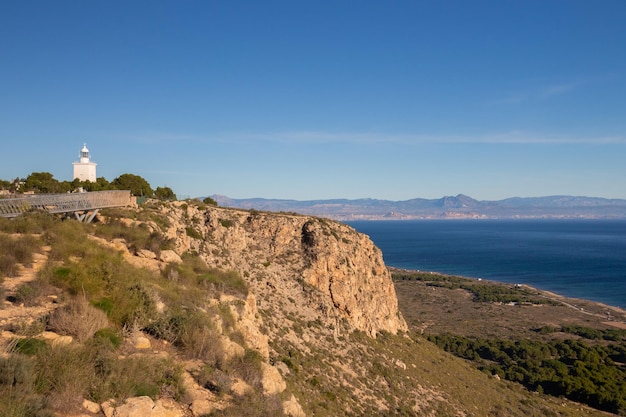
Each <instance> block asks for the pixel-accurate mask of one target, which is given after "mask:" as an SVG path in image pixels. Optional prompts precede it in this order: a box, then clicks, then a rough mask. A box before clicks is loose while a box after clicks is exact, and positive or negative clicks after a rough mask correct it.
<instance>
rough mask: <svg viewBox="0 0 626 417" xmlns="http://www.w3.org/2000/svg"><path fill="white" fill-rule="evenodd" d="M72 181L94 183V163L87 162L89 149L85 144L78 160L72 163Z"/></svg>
mask: <svg viewBox="0 0 626 417" xmlns="http://www.w3.org/2000/svg"><path fill="white" fill-rule="evenodd" d="M73 165H74V179H78V180H80V181H90V182H96V165H97V164H96V163H95V162H91V161H90V160H89V149H87V144H86V143H85V144H83V149H81V150H80V160H79V161H78V162H74V163H73Z"/></svg>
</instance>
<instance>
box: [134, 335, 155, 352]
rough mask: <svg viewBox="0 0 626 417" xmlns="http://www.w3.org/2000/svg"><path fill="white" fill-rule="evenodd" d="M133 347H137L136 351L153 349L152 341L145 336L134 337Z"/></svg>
mask: <svg viewBox="0 0 626 417" xmlns="http://www.w3.org/2000/svg"><path fill="white" fill-rule="evenodd" d="M133 345H134V346H135V349H150V348H151V347H152V344H151V343H150V339H148V338H147V337H145V336H137V337H134V338H133Z"/></svg>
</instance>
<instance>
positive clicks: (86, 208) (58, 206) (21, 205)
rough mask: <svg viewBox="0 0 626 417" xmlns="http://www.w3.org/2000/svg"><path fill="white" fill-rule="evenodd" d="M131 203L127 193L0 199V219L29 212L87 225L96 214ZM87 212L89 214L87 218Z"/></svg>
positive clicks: (94, 192) (101, 192)
mask: <svg viewBox="0 0 626 417" xmlns="http://www.w3.org/2000/svg"><path fill="white" fill-rule="evenodd" d="M133 203H134V201H133V198H132V196H131V194H130V191H126V190H113V191H93V192H88V193H72V194H31V195H22V196H21V197H19V198H0V217H17V216H19V215H20V214H22V213H27V212H30V211H47V212H49V213H64V214H74V216H75V217H76V218H77V219H78V220H80V221H86V222H90V221H91V220H92V219H93V218H94V216H95V215H96V214H97V212H98V210H100V209H102V208H107V207H123V206H129V205H132V204H133ZM90 211H93V213H92V214H91V215H90V216H89V217H87V214H89V212H90Z"/></svg>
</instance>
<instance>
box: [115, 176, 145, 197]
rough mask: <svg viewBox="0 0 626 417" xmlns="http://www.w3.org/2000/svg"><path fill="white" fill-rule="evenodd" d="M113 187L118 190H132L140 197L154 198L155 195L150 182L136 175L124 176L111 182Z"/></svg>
mask: <svg viewBox="0 0 626 417" xmlns="http://www.w3.org/2000/svg"><path fill="white" fill-rule="evenodd" d="M111 186H112V187H113V188H115V189H117V190H130V192H131V193H132V194H133V195H135V196H138V197H140V196H141V197H144V196H145V197H152V195H153V194H154V191H153V190H152V187H150V184H149V183H148V181H146V180H145V179H144V178H142V177H140V176H139V175H135V174H122V175H120V176H119V177H117V178H115V179H114V180H113V181H111Z"/></svg>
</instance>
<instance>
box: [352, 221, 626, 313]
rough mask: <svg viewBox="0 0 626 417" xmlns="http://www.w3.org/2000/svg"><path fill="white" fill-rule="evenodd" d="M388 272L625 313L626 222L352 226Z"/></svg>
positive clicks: (369, 223) (358, 223) (377, 223)
mask: <svg viewBox="0 0 626 417" xmlns="http://www.w3.org/2000/svg"><path fill="white" fill-rule="evenodd" d="M348 224H349V225H350V226H352V227H354V228H355V229H356V230H358V231H359V232H362V233H365V234H367V235H369V236H370V238H371V239H372V240H373V241H374V243H375V244H376V246H378V247H379V248H380V249H381V250H382V252H383V258H384V260H385V263H386V264H387V265H388V266H393V267H397V268H404V269H412V270H421V271H436V272H441V273H445V274H453V275H462V276H466V277H474V278H484V279H489V280H493V281H500V282H508V283H519V284H528V285H531V286H533V287H536V288H539V289H543V290H547V291H552V292H555V293H558V294H561V295H564V296H567V297H574V298H584V299H587V300H592V301H599V302H602V303H605V304H608V305H612V306H616V307H621V308H626V220H415V221H354V222H348Z"/></svg>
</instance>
